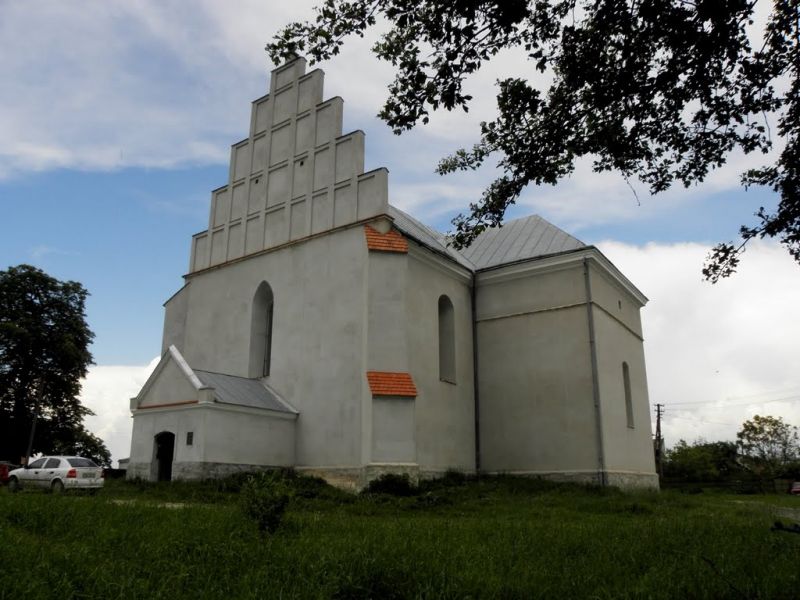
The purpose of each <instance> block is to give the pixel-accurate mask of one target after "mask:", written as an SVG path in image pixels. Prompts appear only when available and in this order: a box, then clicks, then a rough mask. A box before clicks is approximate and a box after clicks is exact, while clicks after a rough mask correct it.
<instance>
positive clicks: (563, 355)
mask: <svg viewBox="0 0 800 600" xmlns="http://www.w3.org/2000/svg"><path fill="white" fill-rule="evenodd" d="M502 271H503V270H502V269H501V270H496V271H492V272H487V273H486V274H484V275H479V276H478V291H477V311H478V315H479V318H478V324H477V327H478V369H479V382H480V383H479V385H480V390H479V392H480V422H481V431H480V436H481V437H480V439H481V468H482V469H484V470H487V471H508V472H529V473H531V472H533V473H535V472H542V473H548V472H549V473H560V472H576V471H596V470H597V469H598V454H597V433H596V423H595V417H594V415H595V411H594V407H593V398H592V369H591V358H590V353H589V331H588V325H587V315H586V305H585V292H584V286H583V279H582V277H583V273H582V269H581V267H580V265H579V264H578V265H572V266H568V267H562V268H559V269H557V270H552V271H545V272H543V273H538V274H537V273H536V272H529V273H528V274H527V275H526V276H524V277H517V276H514V275H512V277H511V279H510V280H508V279H505V278H504V273H503V272H502ZM509 271H511V272H512V273H513V271H514V269H508V271H507V272H506V273H508V272H509Z"/></svg>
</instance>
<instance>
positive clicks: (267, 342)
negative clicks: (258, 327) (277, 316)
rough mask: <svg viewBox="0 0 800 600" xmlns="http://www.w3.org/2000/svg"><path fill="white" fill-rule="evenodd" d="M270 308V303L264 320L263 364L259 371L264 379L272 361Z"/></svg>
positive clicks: (271, 306)
mask: <svg viewBox="0 0 800 600" xmlns="http://www.w3.org/2000/svg"><path fill="white" fill-rule="evenodd" d="M272 308H273V304H272V302H270V303H269V304H268V305H267V314H266V316H265V318H264V321H265V323H264V326H265V328H266V331H265V332H264V364H263V366H262V369H261V376H262V377H266V376H267V375H269V367H270V360H271V359H272Z"/></svg>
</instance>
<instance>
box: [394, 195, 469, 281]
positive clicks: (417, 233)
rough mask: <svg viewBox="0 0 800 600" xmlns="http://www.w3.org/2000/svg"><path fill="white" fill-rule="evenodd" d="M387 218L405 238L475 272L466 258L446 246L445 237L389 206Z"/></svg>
mask: <svg viewBox="0 0 800 600" xmlns="http://www.w3.org/2000/svg"><path fill="white" fill-rule="evenodd" d="M389 216H390V217H392V219H394V224H395V227H397V228H398V229H399V230H400V231H402V232H403V233H405V234H406V235H407V236H409V237H411V238H414V239H415V240H417V241H418V242H420V243H422V244H424V245H426V246H428V247H429V248H430V249H432V250H434V251H437V252H439V253H441V254H444V255H445V256H448V257H449V258H451V259H453V260H454V261H456V262H457V263H458V264H460V265H461V266H463V267H466V268H468V269H469V270H470V271H473V270H475V266H474V265H473V264H472V263H471V262H470V261H469V260H467V258H466V257H464V256H463V255H461V254H459V252H458V251H457V250H454V249H453V248H450V247H448V246H447V237H446V236H445V235H443V234H441V233H439V232H438V231H436V230H434V229H431V228H430V227H428V226H427V225H425V224H423V223H420V222H419V221H417V220H416V219H415V218H414V217H412V216H411V215H409V214H408V213H406V212H403V211H402V210H400V209H399V208H397V207H395V206H392V205H391V204H390V205H389Z"/></svg>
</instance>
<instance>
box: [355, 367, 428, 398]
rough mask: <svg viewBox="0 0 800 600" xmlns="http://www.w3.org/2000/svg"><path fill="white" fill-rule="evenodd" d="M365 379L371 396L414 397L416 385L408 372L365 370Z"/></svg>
mask: <svg viewBox="0 0 800 600" xmlns="http://www.w3.org/2000/svg"><path fill="white" fill-rule="evenodd" d="M367 381H369V389H370V390H371V391H372V395H373V396H406V397H409V398H415V397H416V395H417V386H415V385H414V380H413V379H411V374H410V373H389V372H387V371H367Z"/></svg>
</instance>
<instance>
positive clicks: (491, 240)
mask: <svg viewBox="0 0 800 600" xmlns="http://www.w3.org/2000/svg"><path fill="white" fill-rule="evenodd" d="M389 216H391V217H392V218H393V219H394V224H395V226H396V227H397V228H398V229H399V230H400V231H402V232H403V233H405V234H406V235H408V236H409V237H411V238H413V239H415V240H417V241H418V242H421V243H422V244H424V245H426V246H428V247H429V248H431V249H432V250H434V251H437V252H439V253H440V254H444V255H445V256H448V257H449V258H451V259H453V260H455V261H456V262H457V263H458V264H460V265H462V266H464V267H467V268H468V269H470V270H472V271H478V270H481V269H488V268H491V267H497V266H500V265H505V264H509V263H514V262H517V261H521V260H529V259H532V258H539V257H542V256H550V255H553V254H561V253H563V252H570V251H573V250H579V249H581V248H585V247H586V244H584V243H583V242H581V241H580V240H579V239H577V238H575V237H573V236H571V235H570V234H568V233H567V232H566V231H564V230H563V229H560V228H558V227H556V226H555V225H553V224H552V223H550V222H549V221H546V220H545V219H543V218H542V217H540V216H538V215H531V216H529V217H522V218H520V219H513V220H511V221H508V222H506V223H505V225H503V226H502V227H492V228H490V229H487V230H485V231H484V232H483V233H481V234H480V235H479V236H478V237H477V239H476V240H475V241H474V242H473V243H472V245H471V246H470V247H469V248H465V249H464V250H461V251H460V252H459V251H457V250H455V249H454V248H452V247H449V246H448V245H447V236H445V235H443V234H441V233H439V232H438V231H435V230H433V229H431V228H430V227H428V226H427V225H424V224H422V223H420V222H419V221H417V220H416V219H415V218H413V217H412V216H411V215H409V214H407V213H405V212H403V211H402V210H400V209H399V208H396V207H394V206H391V205H390V206H389Z"/></svg>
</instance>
